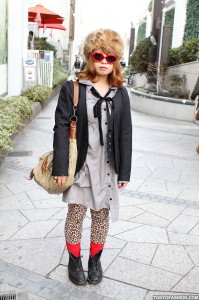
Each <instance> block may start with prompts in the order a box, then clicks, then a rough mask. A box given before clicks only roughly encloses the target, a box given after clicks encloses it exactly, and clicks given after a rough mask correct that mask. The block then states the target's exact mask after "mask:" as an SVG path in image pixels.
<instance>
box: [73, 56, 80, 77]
mask: <svg viewBox="0 0 199 300" xmlns="http://www.w3.org/2000/svg"><path fill="white" fill-rule="evenodd" d="M73 69H74V71H75V73H76V72H79V71H80V69H81V61H80V59H79V56H77V57H76V59H75V62H74V66H73Z"/></svg>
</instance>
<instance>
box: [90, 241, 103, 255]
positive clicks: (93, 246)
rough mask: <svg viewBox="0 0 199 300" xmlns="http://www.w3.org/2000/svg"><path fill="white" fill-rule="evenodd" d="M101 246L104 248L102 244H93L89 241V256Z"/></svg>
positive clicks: (100, 248)
mask: <svg viewBox="0 0 199 300" xmlns="http://www.w3.org/2000/svg"><path fill="white" fill-rule="evenodd" d="M103 248H104V244H95V243H93V242H91V243H90V256H94V255H95V254H97V253H98V252H99V251H100V250H102V249H103Z"/></svg>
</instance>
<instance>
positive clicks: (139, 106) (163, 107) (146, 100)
mask: <svg viewBox="0 0 199 300" xmlns="http://www.w3.org/2000/svg"><path fill="white" fill-rule="evenodd" d="M130 102H131V108H132V109H134V110H137V111H140V112H142V113H146V114H149V115H154V116H159V117H165V118H169V119H175V120H183V121H190V122H193V121H194V112H195V103H194V102H193V101H191V100H186V99H175V98H168V97H162V96H156V95H152V94H146V93H142V92H138V91H136V90H134V89H131V92H130Z"/></svg>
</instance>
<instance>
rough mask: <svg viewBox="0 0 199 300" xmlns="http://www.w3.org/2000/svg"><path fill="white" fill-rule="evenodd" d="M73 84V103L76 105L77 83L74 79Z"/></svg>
mask: <svg viewBox="0 0 199 300" xmlns="http://www.w3.org/2000/svg"><path fill="white" fill-rule="evenodd" d="M73 84H74V94H73V105H74V106H75V107H77V104H78V98H79V84H78V82H77V81H76V80H75V81H73Z"/></svg>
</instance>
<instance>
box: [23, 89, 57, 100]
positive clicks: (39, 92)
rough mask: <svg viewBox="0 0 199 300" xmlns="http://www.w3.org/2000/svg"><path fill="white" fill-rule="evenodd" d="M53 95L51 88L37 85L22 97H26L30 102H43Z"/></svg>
mask: <svg viewBox="0 0 199 300" xmlns="http://www.w3.org/2000/svg"><path fill="white" fill-rule="evenodd" d="M50 93H51V88H50V87H49V86H44V85H37V86H34V87H31V88H28V89H27V90H26V91H25V92H24V93H23V94H22V96H26V97H27V98H28V99H29V100H30V101H38V102H43V101H44V100H45V99H46V98H47V97H48V96H49V95H50Z"/></svg>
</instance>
